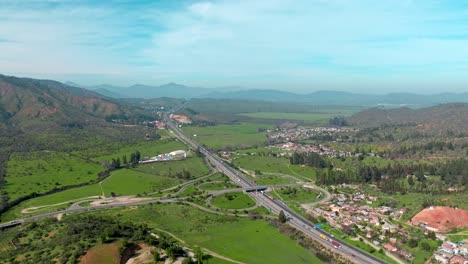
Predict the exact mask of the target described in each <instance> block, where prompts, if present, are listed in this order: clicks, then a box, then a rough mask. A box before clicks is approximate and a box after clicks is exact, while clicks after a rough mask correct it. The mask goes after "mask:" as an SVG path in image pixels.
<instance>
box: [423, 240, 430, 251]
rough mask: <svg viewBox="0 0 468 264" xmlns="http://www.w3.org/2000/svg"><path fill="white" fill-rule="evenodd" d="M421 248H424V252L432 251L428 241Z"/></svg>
mask: <svg viewBox="0 0 468 264" xmlns="http://www.w3.org/2000/svg"><path fill="white" fill-rule="evenodd" d="M421 247H422V249H424V250H426V251H429V250H431V246H430V245H429V243H427V242H426V241H424V242H422V243H421Z"/></svg>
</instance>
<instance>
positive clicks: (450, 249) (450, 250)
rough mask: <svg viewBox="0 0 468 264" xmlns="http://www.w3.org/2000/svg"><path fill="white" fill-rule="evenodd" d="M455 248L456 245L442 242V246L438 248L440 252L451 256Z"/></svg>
mask: <svg viewBox="0 0 468 264" xmlns="http://www.w3.org/2000/svg"><path fill="white" fill-rule="evenodd" d="M456 247H457V245H455V244H454V243H452V242H444V243H443V244H442V246H440V250H441V251H443V252H447V253H450V254H452V253H453V252H454V249H455V248H456Z"/></svg>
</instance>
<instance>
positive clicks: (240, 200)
mask: <svg viewBox="0 0 468 264" xmlns="http://www.w3.org/2000/svg"><path fill="white" fill-rule="evenodd" d="M211 204H212V205H213V206H215V207H218V208H223V209H243V208H249V207H252V206H254V205H255V201H254V200H252V198H250V197H249V196H248V195H246V194H243V193H241V192H238V193H226V194H223V195H220V196H216V197H214V198H213V199H211Z"/></svg>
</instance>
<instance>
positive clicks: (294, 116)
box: [240, 112, 343, 125]
mask: <svg viewBox="0 0 468 264" xmlns="http://www.w3.org/2000/svg"><path fill="white" fill-rule="evenodd" d="M337 114H338V113H280V112H256V113H242V114H240V115H243V116H248V117H252V118H261V119H278V120H293V121H303V122H304V123H307V124H320V125H325V124H328V120H329V119H330V118H332V117H334V116H336V115H337ZM340 115H343V114H340Z"/></svg>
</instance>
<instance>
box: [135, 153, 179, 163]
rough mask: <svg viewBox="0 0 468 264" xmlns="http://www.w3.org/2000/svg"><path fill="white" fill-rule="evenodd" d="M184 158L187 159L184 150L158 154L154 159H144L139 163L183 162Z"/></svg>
mask: <svg viewBox="0 0 468 264" xmlns="http://www.w3.org/2000/svg"><path fill="white" fill-rule="evenodd" d="M185 158H187V152H186V151H185V150H176V151H172V152H170V153H165V154H160V155H157V156H154V157H145V158H143V159H142V160H141V161H140V163H141V164H145V163H152V162H159V161H170V160H183V159H185Z"/></svg>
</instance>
